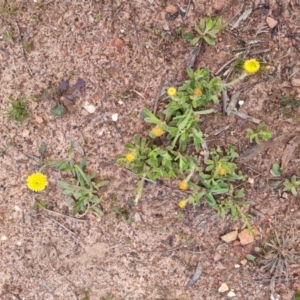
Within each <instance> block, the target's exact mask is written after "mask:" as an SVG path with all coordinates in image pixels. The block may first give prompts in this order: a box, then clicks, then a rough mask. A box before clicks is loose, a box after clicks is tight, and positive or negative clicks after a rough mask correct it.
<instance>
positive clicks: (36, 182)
mask: <svg viewBox="0 0 300 300" xmlns="http://www.w3.org/2000/svg"><path fill="white" fill-rule="evenodd" d="M47 184H48V182H47V177H46V175H44V174H42V173H34V174H31V175H30V176H28V177H27V186H28V188H29V189H30V190H32V191H35V192H40V191H42V190H44V189H45V187H46V186H47Z"/></svg>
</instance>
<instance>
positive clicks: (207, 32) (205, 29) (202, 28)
mask: <svg viewBox="0 0 300 300" xmlns="http://www.w3.org/2000/svg"><path fill="white" fill-rule="evenodd" d="M225 27H226V25H222V18H221V17H216V18H206V19H201V20H200V21H199V25H197V23H195V30H196V32H197V33H198V34H199V36H197V37H195V38H193V39H192V40H191V41H190V43H191V44H192V45H196V44H197V43H198V42H199V41H200V40H201V39H203V40H204V41H205V42H206V43H207V44H209V45H215V39H216V38H217V34H218V33H219V31H220V30H222V29H224V28H225Z"/></svg>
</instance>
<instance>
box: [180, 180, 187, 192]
mask: <svg viewBox="0 0 300 300" xmlns="http://www.w3.org/2000/svg"><path fill="white" fill-rule="evenodd" d="M179 188H180V189H181V190H183V191H185V190H187V188H188V184H187V183H186V182H185V181H180V182H179Z"/></svg>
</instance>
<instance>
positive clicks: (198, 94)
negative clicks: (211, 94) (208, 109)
mask: <svg viewBox="0 0 300 300" xmlns="http://www.w3.org/2000/svg"><path fill="white" fill-rule="evenodd" d="M201 95H202V91H201V90H200V89H199V88H197V89H194V96H201Z"/></svg>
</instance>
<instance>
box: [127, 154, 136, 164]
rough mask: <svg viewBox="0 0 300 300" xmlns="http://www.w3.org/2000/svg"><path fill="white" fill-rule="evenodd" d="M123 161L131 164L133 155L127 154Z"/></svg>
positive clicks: (133, 158)
mask: <svg viewBox="0 0 300 300" xmlns="http://www.w3.org/2000/svg"><path fill="white" fill-rule="evenodd" d="M125 159H126V160H127V161H128V162H133V161H134V160H135V155H134V154H133V153H128V154H126V157H125Z"/></svg>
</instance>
